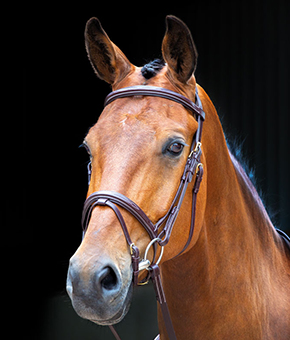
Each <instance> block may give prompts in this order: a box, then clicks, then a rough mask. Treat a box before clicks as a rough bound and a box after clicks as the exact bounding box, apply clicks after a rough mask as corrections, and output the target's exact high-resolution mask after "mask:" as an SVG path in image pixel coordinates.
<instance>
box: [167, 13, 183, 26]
mask: <svg viewBox="0 0 290 340" xmlns="http://www.w3.org/2000/svg"><path fill="white" fill-rule="evenodd" d="M165 22H166V26H167V27H168V28H172V27H173V26H183V27H187V26H186V25H185V23H184V22H183V21H182V20H180V19H179V18H177V17H176V16H174V15H167V16H166V18H165Z"/></svg>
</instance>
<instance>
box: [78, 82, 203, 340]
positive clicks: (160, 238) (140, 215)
mask: <svg viewBox="0 0 290 340" xmlns="http://www.w3.org/2000/svg"><path fill="white" fill-rule="evenodd" d="M132 96H153V97H161V98H165V99H169V100H173V101H175V102H177V103H179V104H181V105H183V106H184V107H185V108H186V109H188V110H190V111H191V112H192V113H193V114H194V116H195V118H196V120H197V122H198V129H197V131H196V134H195V137H194V138H193V141H192V144H191V147H190V153H189V155H188V158H187V162H186V165H185V168H184V171H183V174H182V176H181V180H180V184H179V187H178V189H177V192H176V194H175V197H174V199H173V201H172V204H171V206H170V208H169V210H168V211H167V213H166V214H165V215H164V216H163V217H162V218H160V220H159V221H158V222H157V223H155V224H154V223H152V221H151V220H150V219H149V218H148V216H147V215H146V214H145V213H144V211H143V210H142V209H141V208H140V207H139V206H138V205H137V204H136V203H134V202H133V201H131V200H130V199H129V198H128V197H126V196H124V195H122V194H121V193H117V192H114V191H107V190H104V191H97V192H94V193H93V194H91V195H90V196H89V197H88V198H87V199H86V201H85V203H84V208H83V214H82V227H83V236H84V234H85V232H86V230H87V227H88V224H89V221H90V217H91V214H92V211H93V209H94V208H95V207H96V206H107V207H109V208H111V209H112V210H113V211H114V213H115V214H116V216H117V218H118V220H119V222H120V225H121V227H122V229H123V232H124V235H125V238H126V241H127V243H128V245H129V248H130V254H131V257H132V269H133V283H134V285H142V284H145V283H147V282H148V281H149V280H150V279H152V282H153V285H154V289H155V293H156V299H157V301H158V302H159V304H160V307H161V310H162V313H163V318H164V322H165V325H166V329H167V333H168V336H169V339H170V340H176V335H175V332H174V328H173V325H172V322H171V318H170V314H169V310H168V307H167V303H166V298H165V294H164V291H163V287H162V282H161V277H160V270H159V267H158V263H159V261H160V260H161V256H162V254H163V247H164V246H165V245H166V244H167V243H168V241H169V239H170V235H171V232H172V228H173V226H174V223H175V221H176V218H177V216H178V213H179V210H180V207H181V204H182V201H183V198H184V196H185V193H186V189H187V187H188V184H189V183H190V182H191V181H192V179H193V177H194V175H196V176H195V183H194V186H193V190H192V214H191V224H190V231H189V236H188V240H187V242H186V244H185V245H184V247H183V249H182V250H181V251H180V252H179V254H177V255H176V256H179V255H181V254H182V253H183V252H184V251H185V250H186V249H187V247H188V246H189V244H190V242H191V239H192V236H193V231H194V224H195V211H196V197H197V193H198V190H199V187H200V183H201V180H202V176H203V165H202V163H200V157H201V134H202V126H203V121H204V119H205V113H204V111H203V108H202V104H201V101H200V98H199V96H198V91H197V88H196V95H195V98H196V103H193V102H192V101H191V100H189V99H188V98H186V97H185V96H183V95H181V94H179V93H177V92H174V91H171V90H167V89H164V88H161V87H155V86H146V85H140V86H131V87H126V88H123V89H120V90H116V91H113V92H111V93H110V94H109V95H108V96H107V97H106V99H105V103H104V106H107V105H109V104H110V103H112V102H113V101H114V100H116V99H120V98H124V97H132ZM118 206H119V207H122V208H123V209H125V210H127V211H128V212H129V213H130V214H131V215H133V216H134V217H135V218H136V220H137V221H138V222H139V223H140V224H141V225H142V226H143V228H144V229H145V230H146V231H147V233H148V235H149V237H150V239H151V242H150V243H149V245H148V247H147V249H146V251H145V256H144V259H142V260H140V256H139V249H138V248H137V247H136V245H135V244H134V243H133V242H132V240H131V238H130V235H129V232H128V229H127V226H126V223H125V221H124V218H123V216H122V214H121V212H120V210H119V208H118ZM157 243H158V244H159V245H160V246H161V247H162V248H161V254H160V256H159V259H158V260H157V261H156V250H157ZM152 245H153V249H154V256H153V259H152V261H151V262H150V261H149V260H148V259H147V252H148V250H149V248H150V247H151V246H152ZM144 269H147V271H148V275H147V278H146V279H144V280H143V281H142V282H138V275H139V271H140V270H144ZM110 328H111V330H112V332H113V334H114V335H115V337H116V339H120V337H119V336H118V335H117V333H116V331H115V330H114V329H113V328H112V327H110Z"/></svg>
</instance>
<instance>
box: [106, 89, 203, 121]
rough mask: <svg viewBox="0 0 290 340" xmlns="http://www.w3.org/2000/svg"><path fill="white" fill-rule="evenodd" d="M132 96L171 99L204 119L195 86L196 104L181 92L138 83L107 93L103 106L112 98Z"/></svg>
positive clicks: (110, 101) (112, 99) (111, 100)
mask: <svg viewBox="0 0 290 340" xmlns="http://www.w3.org/2000/svg"><path fill="white" fill-rule="evenodd" d="M132 96H151V97H161V98H165V99H169V100H173V101H175V102H177V103H179V104H181V105H183V106H184V107H185V108H186V109H188V110H190V111H191V112H192V113H194V114H197V115H198V116H200V117H201V118H202V120H204V119H205V113H204V111H203V110H202V105H201V101H200V98H199V96H198V91H197V87H196V104H195V103H194V102H192V101H191V100H190V99H188V98H186V97H185V96H183V95H182V94H179V93H177V92H174V91H171V90H168V89H164V88H162V87H157V86H148V85H138V86H130V87H124V88H123V89H119V90H116V91H113V92H111V93H109V94H108V95H107V97H106V99H105V103H104V106H107V105H109V104H110V103H112V102H113V101H114V100H116V99H119V98H125V97H132Z"/></svg>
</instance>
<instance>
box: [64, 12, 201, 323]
mask: <svg viewBox="0 0 290 340" xmlns="http://www.w3.org/2000/svg"><path fill="white" fill-rule="evenodd" d="M166 24H167V29H166V33H165V36H164V39H163V42H162V56H163V61H161V60H158V61H155V62H152V63H149V64H147V65H145V66H144V67H136V66H134V65H133V64H131V63H130V62H129V60H128V59H127V57H126V56H125V55H124V53H122V51H121V50H120V49H119V48H118V47H117V46H116V45H115V44H114V43H113V42H112V41H111V40H110V39H109V37H108V35H107V34H106V32H105V31H104V29H103V28H102V26H101V24H100V22H99V20H98V19H96V18H92V19H90V20H89V21H88V23H87V25H86V29H85V44H86V49H87V52H88V56H89V60H90V62H91V64H92V66H93V69H94V71H95V72H96V74H97V76H98V77H99V78H100V79H103V80H104V81H106V82H108V83H109V84H111V86H112V89H113V90H114V91H116V90H118V89H122V88H125V87H129V86H136V85H148V86H155V87H160V88H164V89H168V90H171V91H174V92H177V93H179V94H182V95H183V96H185V97H187V98H188V99H190V100H191V101H193V102H194V101H195V90H196V87H197V85H196V81H195V77H194V70H195V68H196V63H197V52H196V48H195V46H194V43H193V40H192V37H191V34H190V31H189V29H188V28H187V26H186V25H185V24H184V23H183V22H182V21H181V20H179V19H177V18H175V17H173V16H168V17H167V18H166ZM195 118H196V117H194V115H192V113H191V112H190V111H189V110H187V109H186V108H185V107H183V106H182V105H181V104H180V103H177V102H174V101H171V100H168V99H165V98H160V97H152V96H138V95H137V96H131V97H126V98H119V99H116V100H115V101H113V102H112V103H110V104H108V105H107V106H106V107H105V108H104V110H103V112H102V114H101V115H100V117H99V119H98V122H97V123H96V124H95V125H94V126H93V127H92V128H91V129H90V130H89V133H88V134H87V136H86V138H85V140H84V144H85V146H86V148H87V150H88V153H89V157H90V161H91V167H92V171H91V180H90V184H89V189H88V194H87V195H88V197H89V196H90V195H91V194H93V193H94V192H97V191H102V190H106V191H113V192H116V193H120V194H122V195H124V196H126V197H128V198H129V199H130V200H131V201H133V202H135V203H136V204H137V205H138V206H139V207H140V208H141V209H142V210H143V212H144V213H145V214H146V215H147V216H148V218H149V219H150V220H151V221H152V222H153V223H156V222H157V221H159V220H160V219H161V218H162V217H163V216H164V215H165V214H166V213H167V211H168V210H169V208H170V206H171V203H172V201H173V199H174V197H175V195H176V191H177V189H178V187H179V184H180V179H181V176H182V174H183V171H184V168H185V165H186V162H187V159H188V155H189V153H190V146H191V145H192V141H193V138H194V135H195V133H196V131H197V129H198V123H197V121H196V119H195ZM203 158H204V157H203V156H202V162H203V163H205V159H203ZM204 182H205V181H204ZM192 185H193V184H192V183H191V184H190V189H189V190H187V192H186V193H185V196H184V204H183V205H182V207H181V210H180V214H179V215H178V217H177V220H176V223H175V225H174V228H173V230H172V234H171V237H170V241H169V243H168V245H167V246H166V248H165V251H164V256H163V258H162V261H161V266H162V263H165V262H168V261H170V260H171V259H172V258H174V257H175V256H177V255H178V254H179V253H180V251H182V249H183V248H184V245H185V244H186V242H187V240H188V234H189V229H190V223H191V209H189V208H188V207H189V206H191V200H192V194H191V192H192ZM205 201H206V185H205V184H203V185H202V186H201V189H200V194H199V198H198V202H197V205H198V209H197V215H196V225H195V229H194V234H193V237H192V240H191V242H190V245H189V246H188V248H187V251H188V250H189V249H190V248H192V246H193V245H194V244H195V242H196V240H197V239H198V235H199V231H200V229H201V225H202V219H203V213H204V210H205ZM119 209H120V211H121V214H122V216H123V218H124V220H125V223H126V226H127V228H128V233H129V235H130V238H131V240H132V241H133V242H134V244H135V245H136V246H137V247H138V249H139V251H140V256H141V257H142V256H144V252H145V250H146V247H147V246H148V244H149V242H150V238H149V236H148V234H147V232H146V230H145V229H144V228H143V227H142V226H141V225H140V223H139V222H138V221H137V220H136V219H135V218H134V217H133V216H132V215H131V214H130V213H128V211H127V210H126V209H123V208H122V207H120V208H119ZM157 248H158V249H157V253H159V252H160V247H157ZM157 255H159V254H157ZM148 257H149V258H151V259H152V257H153V248H151V249H150V250H149V255H148ZM141 276H142V275H141ZM67 291H68V293H69V296H70V298H71V300H72V303H73V306H74V309H75V310H76V312H77V313H78V314H79V315H80V316H81V317H83V318H86V319H89V320H91V321H93V322H96V323H98V324H101V325H110V324H115V323H117V322H119V321H120V320H121V319H122V318H123V317H124V316H125V314H126V312H127V311H128V308H129V305H130V300H131V295H132V265H131V255H130V249H129V247H128V243H127V242H126V239H125V237H124V233H123V231H122V229H121V227H120V223H119V221H118V219H117V218H116V215H115V213H114V211H112V210H111V209H109V208H108V207H105V206H96V207H94V209H93V210H92V212H91V215H90V220H89V223H88V227H87V230H86V233H85V236H84V238H83V241H82V243H81V245H80V246H79V248H78V249H77V251H76V253H75V254H74V255H73V256H72V258H71V259H70V266H69V271H68V278H67Z"/></svg>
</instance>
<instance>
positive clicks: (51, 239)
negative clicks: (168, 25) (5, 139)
mask: <svg viewBox="0 0 290 340" xmlns="http://www.w3.org/2000/svg"><path fill="white" fill-rule="evenodd" d="M29 12H30V13H31V14H30V15H24V16H22V20H23V24H22V25H19V27H18V32H17V36H18V37H19V38H20V37H22V39H23V42H24V44H23V46H24V48H23V50H21V51H18V54H17V55H16V60H17V64H18V65H19V64H20V63H24V72H23V80H24V81H23V83H24V87H23V88H24V92H23V99H24V100H23V103H24V105H23V108H24V110H23V115H22V121H19V122H20V123H19V122H18V121H17V122H16V121H13V120H14V117H13V116H12V117H10V118H12V125H11V126H12V127H13V128H12V134H13V140H14V141H16V147H15V148H14V150H13V155H12V157H13V159H15V158H14V157H15V156H18V155H20V154H21V155H22V158H21V159H22V161H17V162H15V161H13V167H10V168H9V171H10V173H11V174H12V177H13V179H12V184H13V189H12V190H11V192H10V195H9V196H8V199H7V204H6V216H7V217H9V218H7V219H5V221H4V223H5V222H6V223H7V225H6V227H9V228H10V227H11V226H10V225H11V223H12V225H15V227H14V228H13V229H12V230H13V236H17V237H15V241H14V244H13V249H17V250H20V256H19V258H20V263H22V264H24V269H23V272H21V273H22V274H21V275H22V278H23V283H25V287H26V288H25V291H26V294H24V296H25V297H26V303H28V304H31V303H32V301H34V302H35V310H36V315H33V316H30V320H31V322H32V324H33V327H29V328H30V329H29V330H28V331H29V332H32V334H33V335H34V336H35V338H36V339H58V338H59V339H78V338H80V337H79V335H77V330H76V329H74V330H73V331H72V328H71V326H72V325H76V323H77V322H79V321H78V320H79V318H77V317H76V318H74V317H75V316H74V314H73V312H72V311H71V309H70V303H69V301H68V299H66V298H65V297H63V298H61V299H63V300H60V302H57V303H54V302H53V301H55V300H53V299H54V298H55V296H59V294H62V293H63V294H64V295H65V280H66V271H67V266H68V259H69V258H70V256H71V255H72V254H73V253H74V251H75V250H76V248H77V246H78V245H79V243H80V238H81V227H80V217H81V210H82V204H83V201H84V199H85V195H86V189H87V174H86V164H87V160H88V159H87V155H86V152H85V151H84V150H81V149H79V148H78V146H79V145H80V144H81V143H82V140H83V138H84V136H85V135H86V132H87V131H88V128H89V127H90V126H92V125H93V124H94V123H95V122H96V121H97V118H98V116H99V114H100V113H101V111H102V106H103V100H104V98H105V96H106V95H107V94H108V93H109V92H110V87H109V85H107V84H106V83H104V82H102V81H100V80H99V79H97V77H96V76H95V74H94V72H93V70H92V68H91V65H90V63H89V61H88V58H87V55H86V51H85V48H84V38H83V32H84V27H85V24H86V21H87V20H88V19H89V18H90V17H92V16H96V17H98V18H99V19H100V20H101V23H102V25H103V27H104V29H105V30H106V32H107V33H108V35H109V37H110V38H111V40H112V41H113V42H114V43H115V44H117V46H119V47H120V48H121V50H122V51H123V52H124V53H125V54H126V55H127V57H128V59H129V60H130V61H131V62H132V63H133V64H135V65H137V66H141V65H143V64H144V63H146V62H148V61H150V60H152V59H153V58H155V57H160V56H161V42H162V38H163V36H164V32H165V16H166V15H167V14H173V15H176V16H178V17H180V18H181V19H182V20H183V21H184V22H185V23H186V24H187V25H188V27H189V28H190V30H191V32H192V36H193V39H194V41H195V44H196V46H197V50H198V53H199V59H198V68H197V71H196V78H197V81H198V83H199V84H200V85H201V86H203V87H204V89H205V90H206V92H207V93H208V95H209V96H210V98H211V99H212V101H213V103H214V105H215V106H216V108H217V110H218V113H219V115H220V117H221V118H222V122H223V126H224V128H225V131H226V134H227V136H229V138H232V139H233V138H235V137H236V138H237V139H238V140H239V141H241V142H244V144H243V151H244V154H245V156H246V158H247V159H248V162H249V164H250V166H251V167H253V168H255V171H256V178H257V183H258V187H259V189H260V190H261V191H262V193H263V200H264V202H265V204H266V206H267V209H268V210H269V211H270V212H271V214H272V216H273V217H272V220H273V222H274V224H275V225H276V226H278V227H280V228H281V229H283V230H285V231H288V233H289V231H290V211H289V210H290V209H289V208H290V185H289V171H290V162H289V161H290V158H289V144H290V143H289V126H290V125H289V115H290V107H289V95H290V88H289V77H290V74H289V60H290V53H289V42H290V41H289V40H290V39H289V37H290V29H289V17H290V11H289V1H288V0H263V1H260V0H253V1H231V2H229V1H192V2H190V3H188V2H186V3H185V2H184V3H182V2H180V3H178V4H173V5H165V3H162V4H161V3H160V2H156V3H154V2H138V3H135V4H134V6H130V5H128V4H126V3H125V2H122V3H120V2H119V3H117V4H114V3H108V4H107V3H101V2H97V1H96V2H95V3H94V4H92V3H91V2H90V3H89V4H86V3H84V2H82V3H78V2H76V3H75V4H69V5H66V4H65V3H63V4H62V3H58V4H52V3H47V6H44V5H43V6H42V7H39V8H31V9H29V10H28V11H27V13H29ZM17 41H18V39H17ZM16 87H18V83H17V84H16ZM10 166H11V164H10ZM16 207H17V208H16ZM14 234H15V235H14ZM62 301H64V304H63V305H62ZM145 304H146V303H145ZM62 306H65V307H62ZM62 308H64V312H63V314H61V315H66V319H65V320H62V319H61V317H60V319H58V325H57V326H55V315H57V313H60V310H61V309H62ZM135 308H136V309H135V311H138V305H137V304H136V306H135ZM142 308H144V307H142ZM153 308H154V303H153ZM154 310H155V309H154ZM136 313H137V312H136ZM149 313H151V314H152V313H153V314H154V312H149ZM154 315H155V314H154ZM53 316H54V317H53ZM146 317H147V316H146V315H144V318H145V319H146ZM70 318H71V319H70ZM132 320H133V321H132V322H131V324H130V323H128V328H130V327H131V328H132V323H136V322H137V321H136V320H135V321H134V319H132ZM62 321H63V322H62ZM123 323H126V319H125V321H124V322H123ZM78 325H80V326H79V329H81V331H80V334H83V336H82V337H81V338H82V339H91V337H92V339H93V338H94V339H103V338H104V339H105V338H106V339H109V336H108V335H106V334H107V333H102V332H104V331H103V330H100V327H95V328H94V327H92V326H91V325H90V324H89V323H88V322H81V323H80V324H78ZM54 327H59V329H58V330H57V331H56V330H55V333H53V332H54V331H53V330H52V329H54ZM154 327H156V325H155V326H154ZM76 328H78V327H76ZM88 328H89V329H90V331H89V332H91V333H90V334H88V335H87V337H86V336H85V335H84V334H86V333H84V332H85V331H84V330H87V329H88ZM48 329H49V330H50V331H51V332H52V333H51V334H53V335H51V336H50V335H49V334H50V333H49V332H48V331H47V330H48ZM60 330H61V331H60ZM98 331H100V332H101V333H100V334H101V335H100V337H98V336H99V335H98V336H97V332H98ZM95 332H96V333H95ZM124 332H126V331H124ZM142 332H143V333H144V332H145V331H142ZM129 333H130V332H129ZM143 333H142V334H143ZM45 334H46V335H45ZM56 334H61V335H59V337H57V336H56ZM93 334H96V337H93ZM98 334H99V333H98ZM123 334H126V333H123ZM144 334H145V333H144ZM153 334H154V332H153ZM137 337H138V336H137ZM152 337H153V335H151V338H152ZM131 338H133V335H132V334H131ZM139 338H140V339H141V337H140V336H139ZM149 338H150V337H149ZM126 339H130V335H126ZM147 339H148V336H147Z"/></svg>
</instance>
